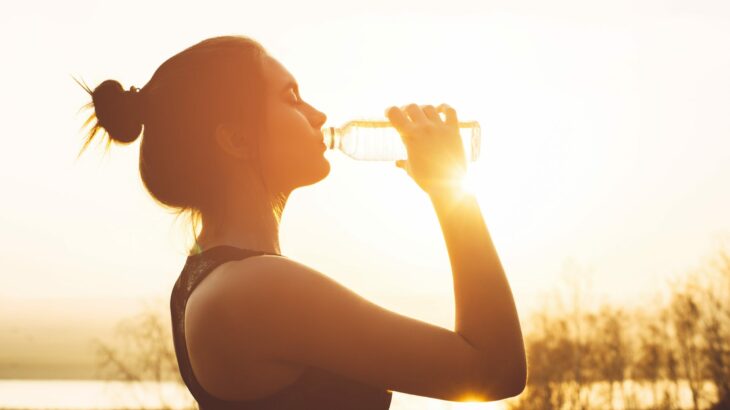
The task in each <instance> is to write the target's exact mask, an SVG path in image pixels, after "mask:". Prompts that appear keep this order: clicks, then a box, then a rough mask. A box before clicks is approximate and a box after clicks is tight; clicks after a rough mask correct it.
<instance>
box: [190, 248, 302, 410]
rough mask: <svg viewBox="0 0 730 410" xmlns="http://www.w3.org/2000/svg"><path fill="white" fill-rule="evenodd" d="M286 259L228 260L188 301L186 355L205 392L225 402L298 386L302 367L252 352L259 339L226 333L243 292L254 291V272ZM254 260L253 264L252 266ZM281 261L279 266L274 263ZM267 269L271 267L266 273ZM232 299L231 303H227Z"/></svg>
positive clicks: (257, 396)
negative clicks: (237, 300)
mask: <svg viewBox="0 0 730 410" xmlns="http://www.w3.org/2000/svg"><path fill="white" fill-rule="evenodd" d="M276 259H285V258H282V257H278V256H275V255H261V256H252V257H249V258H246V259H243V260H239V261H231V262H226V263H224V264H222V265H220V266H218V267H217V268H216V269H214V270H213V271H212V272H211V273H210V274H209V275H208V276H207V277H206V278H205V279H204V280H203V281H202V282H201V283H200V284H199V285H198V287H197V288H196V289H195V290H194V291H193V293H192V294H191V295H190V297H189V298H188V302H187V306H186V310H185V312H186V313H185V339H186V344H187V348H188V357H189V359H190V363H191V367H192V368H193V372H194V374H195V377H196V379H197V380H198V382H199V383H200V384H201V385H202V386H203V388H205V390H206V391H207V392H208V393H209V394H212V395H214V396H216V397H219V398H222V399H226V400H253V399H258V398H261V397H264V396H267V395H270V394H273V393H275V392H276V391H278V390H281V389H283V388H285V387H286V386H287V385H289V384H292V383H294V382H295V381H296V380H297V378H298V377H299V376H300V375H301V374H302V373H303V372H304V369H305V366H303V365H301V364H296V363H291V362H284V361H279V360H271V359H270V358H266V357H264V356H262V355H261V354H260V352H257V351H256V350H255V349H254V347H255V346H254V345H253V344H252V343H246V342H247V341H248V342H251V341H254V340H256V338H255V335H252V334H249V335H247V337H246V338H245V339H241V338H235V340H236V343H235V345H234V344H233V343H231V340H233V338H232V337H231V335H230V334H227V333H228V332H230V330H232V328H231V327H228V326H226V325H225V324H226V323H228V321H229V320H231V319H228V318H225V317H222V316H227V315H232V316H234V315H235V314H236V311H237V310H238V309H237V307H236V304H235V303H230V301H231V300H235V299H236V297H234V296H235V295H234V294H232V292H234V293H237V294H238V297H245V295H244V293H245V292H243V291H244V290H246V289H249V288H251V287H253V288H256V286H255V282H256V277H257V276H259V275H255V274H252V272H255V270H256V269H260V268H261V267H262V266H266V267H268V266H270V265H271V264H272V261H273V260H276ZM252 262H253V263H252ZM273 263H275V264H276V263H277V262H273ZM267 270H268V269H267ZM227 301H228V302H227Z"/></svg>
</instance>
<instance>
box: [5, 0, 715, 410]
mask: <svg viewBox="0 0 730 410" xmlns="http://www.w3.org/2000/svg"><path fill="white" fill-rule="evenodd" d="M729 23H730V3H727V2H725V1H720V0H717V1H711V0H699V1H663V0H662V1H660V0H639V1H636V0H616V1H611V2H598V1H578V0H557V1H552V2H543V1H538V0H534V1H523V2H508V1H496V0H495V1H479V2H477V1H458V0H457V1H449V2H443V1H398V2H392V1H386V0H371V1H368V2H335V1H326V0H313V1H309V2H295V1H289V2H285V1H269V2H263V1H262V2H249V1H230V2H221V1H208V2H190V1H177V2H163V1H160V2H142V1H125V2H110V1H67V2H52V1H45V2H37V1H36V2H34V1H27V2H22V3H21V2H14V3H3V4H2V5H0V39H1V40H0V42H2V65H1V66H0V73H2V77H3V80H4V82H3V86H2V92H0V118H2V125H3V130H2V133H1V134H0V139H2V147H3V149H1V150H0V186H2V202H1V203H2V205H1V206H2V208H0V210H1V212H0V224H1V226H2V229H0V260H2V264H3V269H1V270H0V408H68V409H81V408H192V407H193V406H194V403H192V401H191V398H190V396H189V394H188V393H187V391H186V390H185V389H184V387H183V388H181V385H180V380H179V376H177V367H176V363H175V361H174V353H173V352H172V343H171V339H170V337H171V336H170V335H169V332H170V329H169V321H170V317H169V305H168V304H169V297H170V292H171V290H172V285H173V284H174V282H175V280H176V279H177V275H178V274H179V273H180V270H181V269H182V266H183V263H184V260H185V257H186V252H187V249H188V246H189V244H190V242H189V234H188V232H189V229H188V227H187V225H185V224H184V221H182V220H175V218H174V217H173V216H172V215H171V214H169V213H167V212H166V211H164V210H163V209H162V208H160V207H158V206H157V205H156V204H155V203H154V201H153V200H152V199H151V197H150V196H149V195H148V194H147V192H146V191H145V189H144V187H143V185H142V183H141V180H140V178H139V172H138V155H139V151H138V149H139V142H136V143H134V144H132V145H130V146H112V147H111V149H110V151H109V152H108V153H104V150H103V145H102V144H98V143H95V144H92V145H91V147H90V149H89V150H87V151H86V152H85V153H84V155H82V156H81V157H80V158H78V159H77V158H76V155H77V154H78V152H79V149H80V148H81V144H82V142H83V136H84V132H83V130H81V126H82V124H83V122H84V120H85V119H86V117H87V115H88V112H84V111H79V110H80V108H81V107H82V106H83V105H84V104H86V103H87V102H89V97H88V95H87V94H86V93H85V92H84V91H83V90H82V89H81V88H80V87H79V86H78V85H77V84H76V83H75V82H74V81H73V79H72V77H77V78H80V79H82V80H84V81H86V82H87V83H88V84H89V85H90V86H91V87H95V86H96V85H98V84H99V83H100V82H102V81H104V80H106V79H109V78H111V79H116V80H118V81H120V82H121V83H122V84H123V85H124V86H125V88H129V87H130V86H133V85H134V86H137V87H142V86H143V85H144V84H145V83H146V82H147V81H148V80H149V78H150V77H151V76H152V74H153V72H154V71H155V69H156V68H157V67H158V66H159V65H160V64H161V63H162V62H163V61H165V60H166V59H167V58H169V57H170V56H172V55H173V54H175V53H177V52H179V51H181V50H182V49H184V48H187V47H189V46H191V45H193V44H195V43H197V42H199V41H201V40H203V39H205V38H208V37H213V36H218V35H228V34H240V35H245V36H249V37H252V38H254V39H256V40H258V41H259V42H261V43H262V44H263V45H264V47H266V48H267V49H268V50H269V52H270V53H271V54H272V55H273V56H274V57H276V58H277V59H278V60H279V61H280V62H281V63H282V64H283V65H284V66H285V67H286V68H287V69H288V70H289V71H290V72H291V73H292V75H293V76H294V77H295V78H296V79H297V81H298V83H299V88H300V91H301V94H302V97H303V98H304V99H305V100H307V101H308V102H310V103H311V104H312V105H314V106H315V107H316V108H318V109H319V110H321V111H323V112H325V113H326V114H327V116H328V121H327V124H326V125H328V126H339V125H342V124H344V123H345V122H347V121H349V120H351V119H355V118H373V117H383V118H384V110H385V109H386V108H387V107H389V106H391V105H405V104H407V103H411V102H415V103H417V104H433V105H436V104H439V103H442V102H445V103H448V104H449V105H451V106H453V107H454V108H456V110H457V113H458V115H459V119H460V120H476V121H479V122H480V123H481V126H482V154H481V158H480V160H479V161H478V162H477V163H475V164H473V166H472V168H471V169H470V175H469V177H470V189H471V190H472V192H473V193H474V194H475V195H476V196H477V199H478V201H479V203H480V206H481V209H482V212H483V215H484V219H485V221H486V223H487V226H488V228H489V230H490V233H491V235H492V238H493V240H494V243H495V246H496V248H497V251H498V252H499V254H500V257H501V259H502V263H503V266H504V268H505V270H506V273H507V275H508V277H509V279H510V282H511V285H512V289H513V292H514V296H515V299H516V302H517V305H518V309H519V313H520V317H521V320H522V324H523V327H524V331H525V336H526V343H527V347H528V354H529V361H530V382H529V385H528V388H527V390H526V391H525V393H523V395H522V396H520V397H518V398H516V399H512V400H509V401H506V402H499V403H451V402H446V401H440V400H434V399H429V398H423V397H416V396H411V395H407V394H402V393H398V392H395V393H394V395H393V402H392V405H391V408H392V409H452V408H453V409H467V408H469V409H506V408H518V409H527V408H534V409H542V408H583V409H587V408H667V409H669V408H710V407H712V406H715V407H714V408H729V407H727V406H730V405H729V404H728V400H729V399H728V394H730V385H729V384H728V380H730V342H729V340H730V306H728V304H730V243H729V242H728V240H730V212H729V211H728V210H730V189H728V181H729V180H730V115H728V112H729V111H730V76H729V75H728V73H730V48H728V41H729V40H730V24H729ZM326 158H327V159H328V160H329V161H330V163H331V165H332V167H331V169H332V171H331V173H330V175H329V176H328V177H327V178H326V179H325V180H323V181H321V182H320V183H317V184H315V185H312V186H308V187H304V188H301V189H299V190H297V191H295V192H294V193H293V194H292V195H291V197H290V199H289V202H288V205H287V208H286V210H285V212H284V216H283V220H282V225H281V230H280V235H281V247H282V253H283V254H284V255H286V256H288V257H290V258H293V259H296V260H297V261H300V262H302V263H305V264H307V265H309V266H312V267H314V268H316V269H318V270H320V271H322V272H323V273H325V274H327V275H329V276H331V277H332V278H334V279H336V280H337V281H339V282H340V283H342V284H344V285H346V286H348V287H350V288H351V289H353V290H355V291H356V292H358V293H360V294H361V295H363V296H364V297H366V298H368V299H370V300H372V301H373V302H375V303H378V304H380V305H382V306H384V307H387V308H388V309H391V310H394V311H397V312H399V313H402V314H406V315H409V316H412V317H416V318H418V319H421V320H426V321H428V322H430V323H433V324H436V325H439V326H443V327H445V328H449V329H453V325H454V300H453V290H452V279H451V271H450V266H449V261H448V255H447V252H446V248H445V246H444V242H443V239H442V237H441V233H440V229H439V225H438V220H437V219H436V216H435V213H434V212H433V210H432V208H431V205H430V202H429V200H428V197H427V196H426V195H425V194H424V193H423V192H422V191H420V189H419V188H418V187H417V186H416V185H415V184H414V183H413V182H412V181H411V180H410V179H409V178H408V177H407V175H406V174H405V173H404V172H403V171H402V170H400V169H397V168H396V167H395V166H394V164H393V163H392V162H361V161H355V160H352V159H350V158H348V157H346V156H344V155H343V154H342V153H340V152H334V151H333V152H328V153H327V154H326ZM723 400H724V403H725V404H722V403H723ZM721 406H726V407H721Z"/></svg>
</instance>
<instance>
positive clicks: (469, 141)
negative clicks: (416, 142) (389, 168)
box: [324, 120, 481, 161]
mask: <svg viewBox="0 0 730 410" xmlns="http://www.w3.org/2000/svg"><path fill="white" fill-rule="evenodd" d="M329 132H331V134H328V132H324V134H325V144H326V145H327V146H328V147H332V148H334V147H338V148H340V150H341V151H342V152H344V153H345V154H346V155H348V156H350V157H352V158H355V159H358V160H365V161H394V160H397V159H407V158H408V153H407V151H406V147H405V145H404V144H403V141H402V139H401V136H400V134H399V133H398V131H397V130H396V129H395V128H394V127H393V126H392V124H391V123H390V121H381V120H355V121H350V122H348V123H347V124H345V126H344V127H343V128H341V129H337V130H336V131H335V130H334V129H332V131H329ZM459 132H460V134H461V139H462V143H463V145H464V153H465V154H466V158H467V160H471V161H476V160H477V159H478V158H479V153H480V144H481V135H480V134H481V133H480V127H479V123H477V122H476V121H470V122H459ZM333 138H334V140H333Z"/></svg>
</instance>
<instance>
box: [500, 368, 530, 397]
mask: <svg viewBox="0 0 730 410" xmlns="http://www.w3.org/2000/svg"><path fill="white" fill-rule="evenodd" d="M526 385H527V369H526V367H525V366H516V367H515V368H514V369H510V371H508V372H507V374H505V375H504V377H503V379H502V380H500V382H499V383H497V386H496V388H495V389H494V392H493V396H495V400H504V399H508V398H510V397H515V396H519V395H520V394H522V392H523V391H524V390H525V386H526Z"/></svg>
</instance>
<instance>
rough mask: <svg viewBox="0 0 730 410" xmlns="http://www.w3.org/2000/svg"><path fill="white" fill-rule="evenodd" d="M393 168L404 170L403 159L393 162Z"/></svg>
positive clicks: (404, 162)
mask: <svg viewBox="0 0 730 410" xmlns="http://www.w3.org/2000/svg"><path fill="white" fill-rule="evenodd" d="M395 166H396V167H398V168H402V169H405V166H406V160H404V159H397V160H396V161H395Z"/></svg>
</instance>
